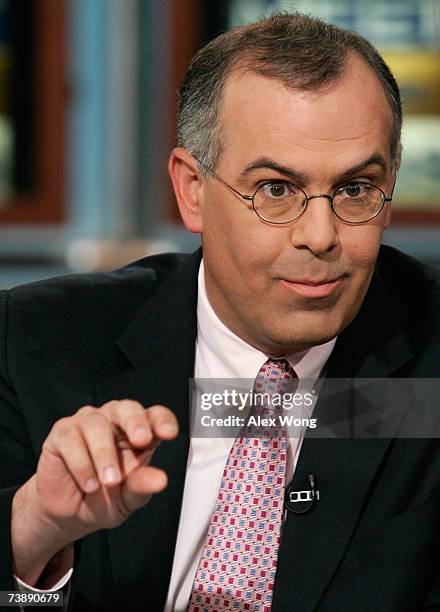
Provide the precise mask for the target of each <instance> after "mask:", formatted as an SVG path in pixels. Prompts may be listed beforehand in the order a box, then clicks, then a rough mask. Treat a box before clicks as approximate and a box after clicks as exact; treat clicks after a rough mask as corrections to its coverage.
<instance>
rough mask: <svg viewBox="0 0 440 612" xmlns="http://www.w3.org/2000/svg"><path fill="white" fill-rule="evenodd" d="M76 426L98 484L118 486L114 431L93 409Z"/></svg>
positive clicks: (118, 474)
mask: <svg viewBox="0 0 440 612" xmlns="http://www.w3.org/2000/svg"><path fill="white" fill-rule="evenodd" d="M78 426H79V428H80V431H81V433H82V435H83V437H84V440H85V442H86V444H87V448H88V452H89V454H90V457H91V459H92V461H93V465H94V468H95V471H96V474H97V475H98V478H99V480H100V482H101V483H102V484H103V485H106V486H114V485H117V484H119V483H120V481H121V471H120V468H119V459H118V453H117V449H116V442H115V436H114V431H113V428H112V426H111V423H110V422H109V420H108V419H107V418H106V417H105V416H104V414H102V413H101V412H100V410H99V409H95V410H94V411H93V412H90V413H86V414H84V415H83V416H81V418H79V420H78Z"/></svg>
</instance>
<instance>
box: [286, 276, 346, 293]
mask: <svg viewBox="0 0 440 612" xmlns="http://www.w3.org/2000/svg"><path fill="white" fill-rule="evenodd" d="M345 278H346V277H345V276H339V277H337V278H334V279H322V280H319V281H312V280H308V279H307V280H306V279H300V280H299V279H298V280H285V279H280V281H281V284H282V285H283V287H285V288H286V289H288V290H289V291H293V292H294V293H296V294H298V295H300V296H302V297H308V298H322V297H327V296H329V295H331V294H332V293H333V292H334V291H335V290H336V289H337V288H338V287H340V285H341V284H342V282H343V281H344V279H345Z"/></svg>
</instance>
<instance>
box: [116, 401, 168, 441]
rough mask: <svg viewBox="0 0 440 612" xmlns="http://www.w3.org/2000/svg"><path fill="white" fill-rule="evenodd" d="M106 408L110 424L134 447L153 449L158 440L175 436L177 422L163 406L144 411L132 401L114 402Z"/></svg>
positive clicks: (137, 403) (138, 404)
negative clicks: (108, 411)
mask: <svg viewBox="0 0 440 612" xmlns="http://www.w3.org/2000/svg"><path fill="white" fill-rule="evenodd" d="M107 406H108V407H109V408H108V409H109V410H110V416H111V420H112V422H113V423H114V424H115V425H116V426H117V427H119V428H120V429H121V430H122V431H123V432H124V434H125V435H126V436H127V438H128V440H129V442H130V443H131V444H133V445H134V446H137V447H140V448H146V447H149V448H154V447H155V446H157V444H158V442H159V440H162V439H163V440H166V439H171V438H173V437H175V435H176V434H177V431H178V429H177V420H176V418H175V416H174V414H173V413H172V412H171V410H169V409H168V408H165V407H164V406H153V407H151V408H148V409H145V408H144V407H143V406H142V405H141V404H140V403H139V402H135V401H132V400H121V401H114V402H110V403H109V404H108V405H107Z"/></svg>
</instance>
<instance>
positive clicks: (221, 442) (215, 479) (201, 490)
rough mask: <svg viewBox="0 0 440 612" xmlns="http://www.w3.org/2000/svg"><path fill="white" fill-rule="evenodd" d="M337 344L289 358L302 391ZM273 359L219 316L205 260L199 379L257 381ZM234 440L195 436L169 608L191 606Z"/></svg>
mask: <svg viewBox="0 0 440 612" xmlns="http://www.w3.org/2000/svg"><path fill="white" fill-rule="evenodd" d="M335 342H336V338H335V339H333V340H331V341H330V342H327V343H326V344H322V345H320V346H315V347H312V348H310V349H309V350H307V351H304V352H302V353H296V354H294V355H288V356H287V357H286V359H287V361H288V362H289V363H290V365H291V366H292V367H293V368H294V369H295V372H296V374H297V376H298V378H299V384H300V387H299V388H298V392H299V391H300V390H301V380H303V381H305V382H306V384H307V385H310V384H311V383H313V382H314V381H316V379H317V378H318V377H319V375H320V374H321V372H322V370H323V368H324V365H325V363H326V362H327V359H328V357H329V356H330V353H331V352H332V350H333V347H334V345H335ZM268 357H269V356H268V355H266V354H265V353H262V352H261V351H259V350H258V349H255V348H254V347H252V346H251V345H249V344H247V343H246V342H244V341H243V340H241V338H239V337H238V336H236V335H235V334H234V333H232V332H231V331H230V330H229V329H228V328H227V327H226V326H225V325H224V324H223V323H222V322H221V320H220V319H219V318H218V316H217V315H216V314H215V312H214V310H213V308H212V307H211V305H210V303H209V301H208V296H207V294H206V287H205V279H204V268H203V261H202V263H201V265H200V271H199V287H198V302H197V342H196V355H195V372H194V377H195V378H196V379H197V378H208V379H216V378H220V379H221V378H234V379H249V380H252V381H253V380H254V379H255V377H256V375H257V373H258V371H259V370H260V368H261V366H262V365H263V363H264V362H265V361H267V359H268ZM294 436H296V437H294ZM294 436H292V437H291V438H290V444H291V448H292V449H295V451H294V453H293V456H292V453H291V454H290V462H289V463H290V465H288V466H287V471H288V474H287V479H288V481H289V480H290V479H291V477H292V475H293V472H294V469H295V466H296V463H297V460H298V455H299V451H300V448H301V441H302V440H301V439H299V440H298V437H297V436H298V433H297V431H296V432H295V433H294ZM232 444H233V439H231V438H193V437H191V442H190V448H189V455H188V461H187V470H186V479H185V487H184V492H183V501H182V510H181V515H180V523H179V530H178V535H177V542H176V549H175V553H174V562H173V569H172V573H171V580H170V586H169V589H168V596H167V600H166V606H165V610H164V612H184V611H186V609H187V607H188V601H189V597H190V593H191V588H192V584H193V582H194V578H195V575H196V571H197V567H198V563H199V559H200V556H201V554H202V550H203V546H204V543H205V539H206V533H207V530H208V526H209V522H210V519H211V516H212V513H213V510H214V506H215V502H216V499H217V492H218V489H219V487H220V481H221V476H222V473H223V468H224V466H225V463H226V459H227V457H228V454H229V451H230V449H231V446H232ZM171 477H172V475H171V474H170V478H171Z"/></svg>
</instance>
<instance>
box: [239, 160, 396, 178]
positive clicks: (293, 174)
mask: <svg viewBox="0 0 440 612" xmlns="http://www.w3.org/2000/svg"><path fill="white" fill-rule="evenodd" d="M369 166H379V167H380V168H381V170H382V171H383V172H386V170H387V163H386V161H385V158H384V157H383V155H381V154H380V153H374V154H373V155H371V156H370V157H368V159H365V160H364V161H362V162H360V163H359V164H356V165H355V166H352V167H351V168H348V169H347V170H344V172H343V173H342V174H341V175H340V176H339V177H338V178H337V180H336V181H335V182H336V183H340V182H342V181H344V180H346V179H348V178H350V177H351V176H353V175H354V174H357V173H358V172H361V171H362V170H365V169H366V168H368V167H369ZM258 169H266V170H274V171H275V172H279V173H280V174H284V175H285V176H288V177H289V178H290V180H291V181H293V182H299V183H303V184H304V183H307V182H308V181H309V180H310V177H309V176H308V175H307V174H304V173H303V172H298V171H297V170H294V169H293V168H288V167H287V166H283V165H282V164H279V163H278V162H276V161H275V160H273V159H270V158H269V157H259V158H258V159H256V160H255V161H253V162H251V163H250V164H248V165H247V166H246V167H245V169H244V170H243V171H242V173H241V176H247V175H248V174H250V173H251V172H252V171H253V170H258Z"/></svg>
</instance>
